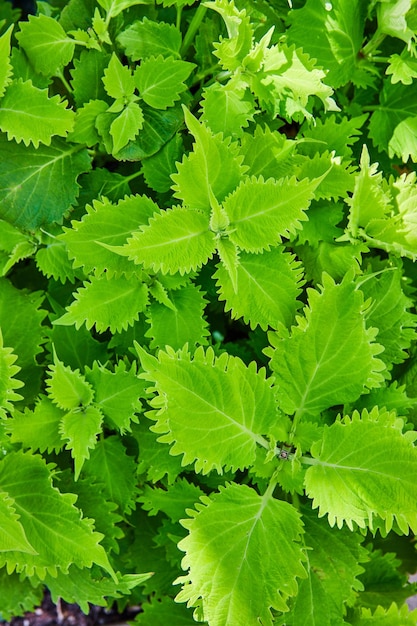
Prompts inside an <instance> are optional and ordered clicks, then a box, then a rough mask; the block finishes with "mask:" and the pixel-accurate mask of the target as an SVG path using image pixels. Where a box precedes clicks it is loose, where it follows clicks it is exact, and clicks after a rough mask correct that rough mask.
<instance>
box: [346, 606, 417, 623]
mask: <svg viewBox="0 0 417 626" xmlns="http://www.w3.org/2000/svg"><path fill="white" fill-rule="evenodd" d="M416 619H417V611H416V610H414V611H409V609H408V606H407V605H406V604H403V606H401V607H398V606H397V605H396V604H395V602H393V603H392V604H391V606H390V607H389V608H388V609H385V608H383V607H382V606H379V607H378V608H377V609H376V610H375V611H374V612H372V609H366V608H362V609H361V613H360V617H358V618H357V619H355V620H354V621H353V622H352V626H414V624H415V623H416Z"/></svg>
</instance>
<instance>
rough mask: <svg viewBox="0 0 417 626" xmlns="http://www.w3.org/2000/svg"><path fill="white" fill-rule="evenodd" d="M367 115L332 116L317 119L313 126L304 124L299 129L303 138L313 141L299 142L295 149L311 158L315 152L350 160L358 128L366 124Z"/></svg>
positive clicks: (357, 135) (356, 139)
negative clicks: (327, 153)
mask: <svg viewBox="0 0 417 626" xmlns="http://www.w3.org/2000/svg"><path fill="white" fill-rule="evenodd" d="M367 118H368V116H367V114H364V115H358V116H357V117H340V116H339V115H338V116H336V115H334V114H331V115H326V117H324V118H320V117H317V118H316V119H315V123H314V124H308V123H305V124H304V125H303V126H302V128H301V133H302V135H303V137H306V138H307V137H308V138H309V139H314V140H315V141H313V142H311V143H310V142H306V143H304V142H300V143H299V144H298V145H297V148H298V150H299V151H300V152H302V154H307V155H308V156H310V157H311V158H313V157H314V155H315V154H316V153H317V152H325V151H329V152H333V151H334V153H335V154H336V155H337V156H341V157H343V158H344V159H349V160H350V159H351V158H352V147H351V146H352V145H353V144H355V143H357V141H358V140H359V137H360V135H361V131H360V128H361V127H362V126H363V125H364V123H365V122H366V120H367Z"/></svg>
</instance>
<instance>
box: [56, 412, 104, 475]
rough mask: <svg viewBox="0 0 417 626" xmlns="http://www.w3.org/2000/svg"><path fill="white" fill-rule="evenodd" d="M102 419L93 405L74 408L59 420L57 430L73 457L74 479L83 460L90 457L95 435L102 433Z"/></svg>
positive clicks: (94, 443)
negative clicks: (79, 408)
mask: <svg viewBox="0 0 417 626" xmlns="http://www.w3.org/2000/svg"><path fill="white" fill-rule="evenodd" d="M102 421H103V414H102V412H101V411H100V409H98V408H97V407H95V406H87V407H85V408H82V409H81V410H76V409H74V410H72V411H70V412H69V413H67V414H66V415H64V417H63V418H62V420H61V424H60V428H59V431H60V434H61V436H62V438H63V440H64V441H66V442H67V443H66V446H65V447H66V448H67V450H71V456H72V458H73V459H74V479H75V480H78V478H79V476H80V472H81V470H82V467H83V465H84V461H85V460H86V459H89V458H90V450H91V448H94V447H95V445H96V442H97V435H99V434H101V433H102V427H101V424H102Z"/></svg>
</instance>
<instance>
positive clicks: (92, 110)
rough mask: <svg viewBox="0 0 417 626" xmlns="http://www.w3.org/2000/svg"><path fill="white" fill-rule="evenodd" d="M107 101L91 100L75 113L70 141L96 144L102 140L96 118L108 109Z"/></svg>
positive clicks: (87, 144) (90, 144)
mask: <svg viewBox="0 0 417 626" xmlns="http://www.w3.org/2000/svg"><path fill="white" fill-rule="evenodd" d="M107 109H108V106H107V103H106V102H104V101H103V100H90V101H89V102H87V103H86V104H85V105H84V106H82V107H80V108H79V109H78V110H77V112H76V113H75V119H74V128H73V130H72V132H70V133H69V135H68V141H72V142H74V143H83V144H85V145H86V146H95V145H96V144H97V143H99V141H100V136H99V134H98V132H97V129H96V119H97V117H98V116H99V115H100V113H104V112H105V111H107Z"/></svg>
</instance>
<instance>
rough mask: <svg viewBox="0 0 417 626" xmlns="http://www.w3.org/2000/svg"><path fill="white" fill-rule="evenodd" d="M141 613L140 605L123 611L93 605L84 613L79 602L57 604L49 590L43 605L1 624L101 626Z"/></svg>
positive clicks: (123, 620)
mask: <svg viewBox="0 0 417 626" xmlns="http://www.w3.org/2000/svg"><path fill="white" fill-rule="evenodd" d="M138 613H140V607H131V608H129V609H128V610H126V611H124V612H123V613H118V612H117V611H116V610H112V609H105V608H103V607H102V606H91V608H90V611H89V613H88V615H86V614H85V613H83V612H82V611H81V609H80V607H79V606H78V605H77V604H68V603H67V602H64V601H61V602H60V603H59V604H58V606H56V605H55V604H54V603H53V602H52V600H51V596H50V594H49V592H48V591H46V592H45V596H44V599H43V602H42V605H41V606H40V607H39V608H38V609H36V610H35V611H34V612H33V613H25V615H24V616H23V617H13V618H12V619H11V620H10V622H3V621H0V625H1V626H99V625H101V624H104V625H105V624H110V625H111V624H113V625H115V626H116V625H118V624H122V623H126V621H127V620H133V619H134V618H135V616H136V615H137V614H138Z"/></svg>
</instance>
